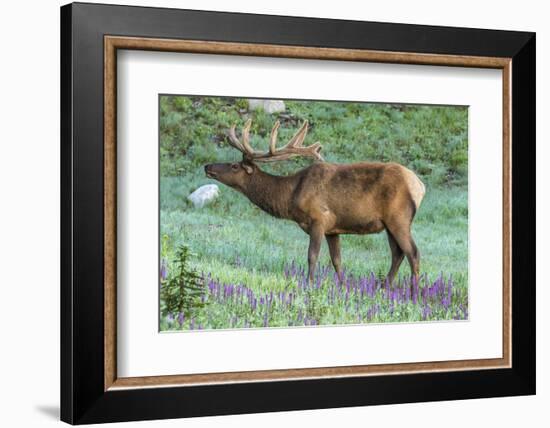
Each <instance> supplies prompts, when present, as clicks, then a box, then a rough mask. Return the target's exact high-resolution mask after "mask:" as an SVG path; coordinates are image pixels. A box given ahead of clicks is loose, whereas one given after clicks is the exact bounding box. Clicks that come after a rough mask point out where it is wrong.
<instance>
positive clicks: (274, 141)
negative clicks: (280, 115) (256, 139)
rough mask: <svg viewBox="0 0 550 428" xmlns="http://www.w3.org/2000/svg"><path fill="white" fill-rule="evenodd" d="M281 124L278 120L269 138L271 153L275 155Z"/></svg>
mask: <svg viewBox="0 0 550 428" xmlns="http://www.w3.org/2000/svg"><path fill="white" fill-rule="evenodd" d="M280 125H281V122H279V121H277V122H275V125H273V128H272V129H271V138H270V139H269V153H271V154H272V155H274V154H275V151H276V150H277V147H276V146H277V132H278V131H279V126H280Z"/></svg>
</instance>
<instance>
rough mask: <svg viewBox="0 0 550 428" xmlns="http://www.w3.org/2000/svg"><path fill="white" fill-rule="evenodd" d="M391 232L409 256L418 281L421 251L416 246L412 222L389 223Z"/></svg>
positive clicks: (408, 258)
mask: <svg viewBox="0 0 550 428" xmlns="http://www.w3.org/2000/svg"><path fill="white" fill-rule="evenodd" d="M388 228H389V232H390V233H391V234H392V236H393V237H394V239H395V241H396V242H397V245H398V246H399V248H401V251H403V253H404V254H405V256H406V257H407V261H408V262H409V265H410V267H411V275H412V276H413V277H414V279H415V280H416V281H417V282H418V277H419V269H420V252H419V251H418V248H417V247H416V244H415V242H414V239H413V237H412V235H411V228H410V224H406V225H405V224H403V223H400V222H396V223H394V224H392V223H390V224H388Z"/></svg>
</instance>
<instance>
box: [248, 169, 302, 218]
mask: <svg viewBox="0 0 550 428" xmlns="http://www.w3.org/2000/svg"><path fill="white" fill-rule="evenodd" d="M296 181H297V178H296V176H288V177H285V176H277V175H271V174H268V173H266V172H264V171H262V170H260V169H259V168H257V169H256V171H254V175H253V176H252V177H251V179H250V181H249V182H248V184H247V185H246V186H245V188H244V189H242V190H241V191H242V193H243V194H244V195H245V196H247V197H248V199H250V201H251V202H252V203H254V204H255V205H257V206H258V207H259V208H261V209H262V210H264V211H265V212H267V213H268V214H271V215H272V216H274V217H279V218H286V219H291V218H292V217H291V212H290V206H291V203H290V202H291V198H292V194H293V192H294V189H295V188H296Z"/></svg>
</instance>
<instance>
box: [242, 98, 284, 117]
mask: <svg viewBox="0 0 550 428" xmlns="http://www.w3.org/2000/svg"><path fill="white" fill-rule="evenodd" d="M285 108H286V107H285V103H284V101H281V100H253V99H250V100H248V109H249V110H258V109H263V110H264V111H265V112H266V113H268V114H273V113H280V112H283V111H285Z"/></svg>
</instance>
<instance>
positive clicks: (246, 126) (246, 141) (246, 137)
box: [242, 119, 255, 156]
mask: <svg viewBox="0 0 550 428" xmlns="http://www.w3.org/2000/svg"><path fill="white" fill-rule="evenodd" d="M251 126H252V119H248V120H247V121H246V123H245V124H244V127H243V134H242V135H243V141H242V145H243V147H244V149H245V150H246V153H247V154H248V155H249V156H253V155H254V153H255V152H254V149H253V148H252V146H251V145H250V142H249V141H250V127H251Z"/></svg>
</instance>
